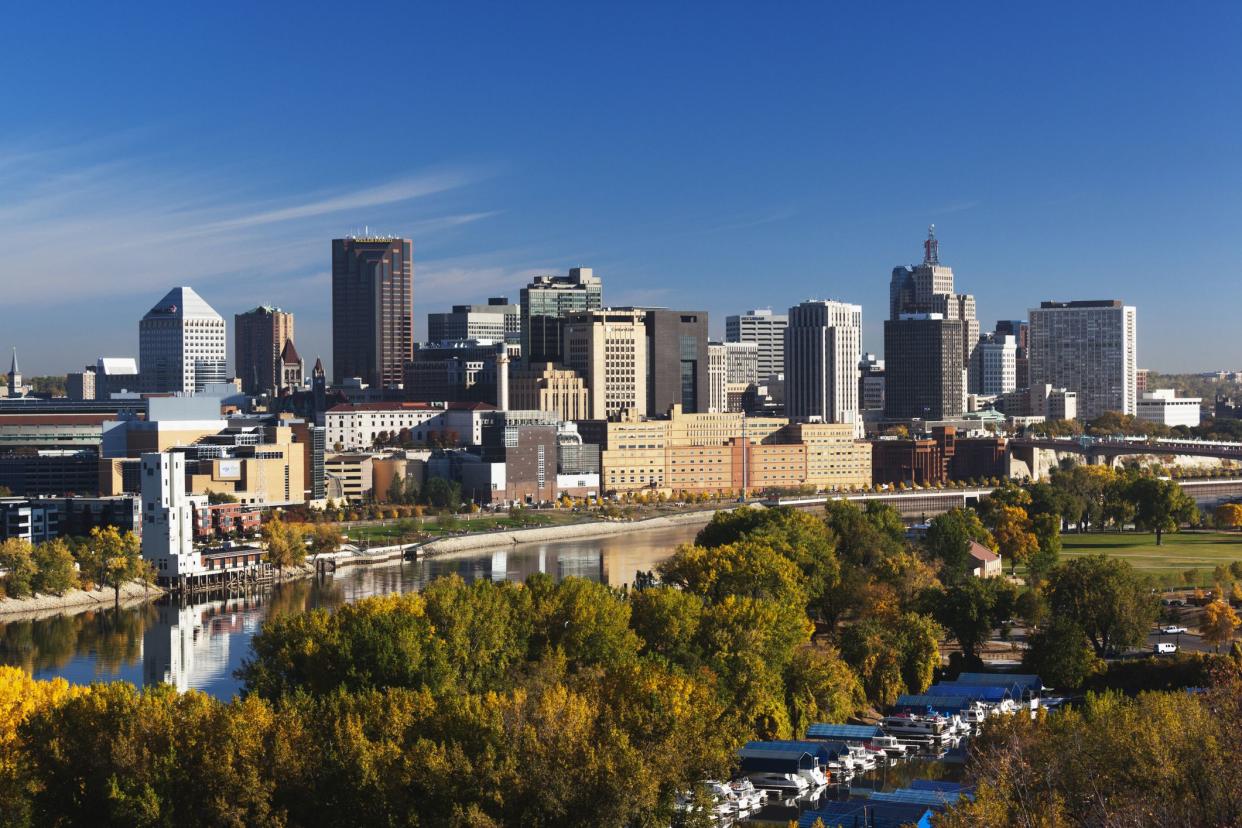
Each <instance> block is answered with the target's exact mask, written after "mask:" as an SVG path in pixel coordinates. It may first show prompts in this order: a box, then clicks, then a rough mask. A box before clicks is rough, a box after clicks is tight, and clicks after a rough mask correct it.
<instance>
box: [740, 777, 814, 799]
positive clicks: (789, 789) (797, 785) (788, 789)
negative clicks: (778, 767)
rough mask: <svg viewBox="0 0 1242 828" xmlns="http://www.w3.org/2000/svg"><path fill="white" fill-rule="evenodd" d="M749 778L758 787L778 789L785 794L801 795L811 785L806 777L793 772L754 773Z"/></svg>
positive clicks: (778, 791) (777, 790) (768, 789)
mask: <svg viewBox="0 0 1242 828" xmlns="http://www.w3.org/2000/svg"><path fill="white" fill-rule="evenodd" d="M749 778H750V781H751V782H753V783H754V785H755V787H756V788H763V789H764V790H767V791H776V792H777V793H779V794H783V795H785V796H800V795H801V794H804V793H806V792H807V790H808V789H809V788H810V787H811V783H810V782H808V781H806V779H804V778H803V777H801V776H798V775H796V774H792V773H752V774H749Z"/></svg>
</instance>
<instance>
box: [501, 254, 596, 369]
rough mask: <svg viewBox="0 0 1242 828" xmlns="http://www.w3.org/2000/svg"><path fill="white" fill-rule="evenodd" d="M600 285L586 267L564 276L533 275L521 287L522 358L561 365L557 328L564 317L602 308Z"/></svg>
mask: <svg viewBox="0 0 1242 828" xmlns="http://www.w3.org/2000/svg"><path fill="white" fill-rule="evenodd" d="M603 296H604V286H603V282H602V281H601V280H600V278H599V277H598V276H596V275H595V273H594V271H592V270H591V268H589V267H575V268H571V269H570V271H569V275H568V276H536V277H535V278H534V279H532V280H531V282H530V284H528V285H527V286H526V287H524V288H522V292H521V298H520V305H521V320H520V322H519V325H520V327H521V341H522V358H523V359H524V360H526V361H528V362H532V363H536V362H564V361H565V360H564V357H563V354H562V353H561V347H562V345H563V339H564V337H563V335H562V332H561V329H562V327H563V324H564V319H565V317H566V316H568V315H570V314H573V313H581V312H584V311H593V310H599V309H600V308H602V307H603Z"/></svg>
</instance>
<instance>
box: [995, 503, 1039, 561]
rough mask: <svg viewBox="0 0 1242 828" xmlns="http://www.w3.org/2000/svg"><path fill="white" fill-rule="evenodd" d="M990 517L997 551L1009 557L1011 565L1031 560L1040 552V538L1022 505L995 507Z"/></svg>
mask: <svg viewBox="0 0 1242 828" xmlns="http://www.w3.org/2000/svg"><path fill="white" fill-rule="evenodd" d="M990 517H991V519H992V525H991V529H992V537H993V538H995V540H996V551H998V552H1000V554H1001V555H1002V556H1003V557H1005V558H1008V559H1009V562H1010V566H1011V567H1015V566H1017V565H1018V564H1020V563H1025V562H1026V561H1029V560H1030V559H1031V558H1033V557H1034V556H1035V555H1036V554H1037V553H1038V552H1039V538H1038V537H1037V536H1036V535H1035V533H1034V531H1032V529H1033V527H1032V525H1031V519H1030V518H1028V517H1027V516H1026V511H1025V510H1024V509H1023V508H1022V507H1021V506H1004V505H1002V506H999V507H994V508H993V509H992V510H991V515H990Z"/></svg>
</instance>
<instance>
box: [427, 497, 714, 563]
mask: <svg viewBox="0 0 1242 828" xmlns="http://www.w3.org/2000/svg"><path fill="white" fill-rule="evenodd" d="M722 511H730V510H729V509H703V510H701V511H696V512H685V513H682V514H677V515H661V516H659V517H653V518H646V519H645V520H635V521H595V522H592V523H570V524H566V525H564V526H541V527H538V528H535V529H508V530H505V531H503V532H487V533H484V534H479V535H460V536H456V537H451V538H437V539H436V540H433V541H428V542H427V543H425V544H423V545H421V546H417V547H415V548H414V554H415V557H416V558H433V557H438V556H441V555H451V554H454V553H458V552H477V551H480V550H485V549H505V548H508V547H512V546H520V545H522V544H527V543H550V542H555V541H566V540H574V539H583V540H587V539H593V538H607V537H611V536H613V535H624V534H627V533H629V532H648V531H651V530H653V529H668V528H672V527H676V526H687V525H693V524H696V523H698V524H704V525H705V524H707V523H708V522H709V521H710V520H711V519H712V517H714V516H715V515H716V513H717V512H722Z"/></svg>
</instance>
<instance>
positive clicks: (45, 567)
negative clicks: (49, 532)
mask: <svg viewBox="0 0 1242 828" xmlns="http://www.w3.org/2000/svg"><path fill="white" fill-rule="evenodd" d="M32 557H33V559H34V564H35V576H34V581H33V586H34V590H35V592H42V593H50V594H53V595H63V594H65V593H66V592H67V591H69V590H71V589H73V588H74V587H76V586H77V585H78V572H77V570H76V569H75V568H74V560H73V553H72V552H70V551H69V544H68V543H66V542H65V541H64V540H63V539H62V538H55V539H53V540H50V541H48V542H47V543H41V544H39V545H38V546H36V547H35V548H34V553H33V556H32Z"/></svg>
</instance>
